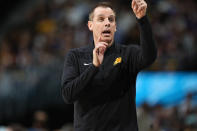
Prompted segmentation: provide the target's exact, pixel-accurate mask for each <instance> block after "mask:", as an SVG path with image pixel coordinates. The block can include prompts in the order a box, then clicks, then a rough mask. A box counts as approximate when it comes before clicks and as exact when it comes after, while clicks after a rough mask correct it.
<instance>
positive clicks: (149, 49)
mask: <svg viewBox="0 0 197 131" xmlns="http://www.w3.org/2000/svg"><path fill="white" fill-rule="evenodd" d="M138 24H139V29H140V49H141V51H140V53H141V59H142V61H141V62H142V64H143V65H150V64H152V63H153V62H154V60H155V59H156V57H157V49H156V44H155V41H154V39H153V33H152V29H151V25H150V23H149V21H148V18H147V17H146V16H144V17H143V18H141V19H139V20H138Z"/></svg>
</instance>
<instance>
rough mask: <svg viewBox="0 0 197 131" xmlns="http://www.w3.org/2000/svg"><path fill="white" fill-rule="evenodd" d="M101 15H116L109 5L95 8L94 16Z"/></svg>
mask: <svg viewBox="0 0 197 131" xmlns="http://www.w3.org/2000/svg"><path fill="white" fill-rule="evenodd" d="M100 15H102V16H111V15H113V16H115V14H114V11H113V10H112V9H111V8H109V7H97V8H95V10H94V16H95V17H97V16H100Z"/></svg>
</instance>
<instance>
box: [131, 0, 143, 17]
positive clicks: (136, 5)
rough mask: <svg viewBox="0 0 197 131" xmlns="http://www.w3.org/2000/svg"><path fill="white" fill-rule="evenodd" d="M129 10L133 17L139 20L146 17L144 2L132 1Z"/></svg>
mask: <svg viewBox="0 0 197 131" xmlns="http://www.w3.org/2000/svg"><path fill="white" fill-rule="evenodd" d="M131 8H132V9H133V12H134V14H135V16H136V17H137V18H138V19H141V18H142V17H143V16H145V15H146V9H147V3H146V2H145V1H144V0H132V3H131Z"/></svg>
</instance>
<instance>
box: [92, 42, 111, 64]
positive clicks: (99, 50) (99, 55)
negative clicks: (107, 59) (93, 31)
mask: <svg viewBox="0 0 197 131" xmlns="http://www.w3.org/2000/svg"><path fill="white" fill-rule="evenodd" d="M99 39H100V38H99ZM107 46H108V44H107V43H106V42H98V43H97V44H95V48H94V50H93V65H94V66H96V67H99V66H100V65H101V64H102V62H103V59H104V53H105V51H106V49H107Z"/></svg>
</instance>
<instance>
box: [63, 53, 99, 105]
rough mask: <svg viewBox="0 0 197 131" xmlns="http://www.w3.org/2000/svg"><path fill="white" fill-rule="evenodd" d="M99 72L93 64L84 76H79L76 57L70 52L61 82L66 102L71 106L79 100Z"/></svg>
mask: <svg viewBox="0 0 197 131" xmlns="http://www.w3.org/2000/svg"><path fill="white" fill-rule="evenodd" d="M97 71H98V68H97V67H95V66H94V65H93V64H92V65H90V66H89V67H88V68H87V69H86V70H85V71H84V72H83V73H82V74H79V73H78V62H77V58H76V55H75V53H74V52H73V51H69V52H68V53H67V55H66V58H65V62H64V67H63V73H62V81H61V93H62V96H63V99H64V101H65V102H66V103H68V104H70V103H73V102H74V101H75V100H77V99H79V97H80V96H81V95H82V94H83V90H84V89H85V88H86V87H87V85H88V83H89V82H90V81H91V79H92V77H94V75H95V74H96V73H97Z"/></svg>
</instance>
